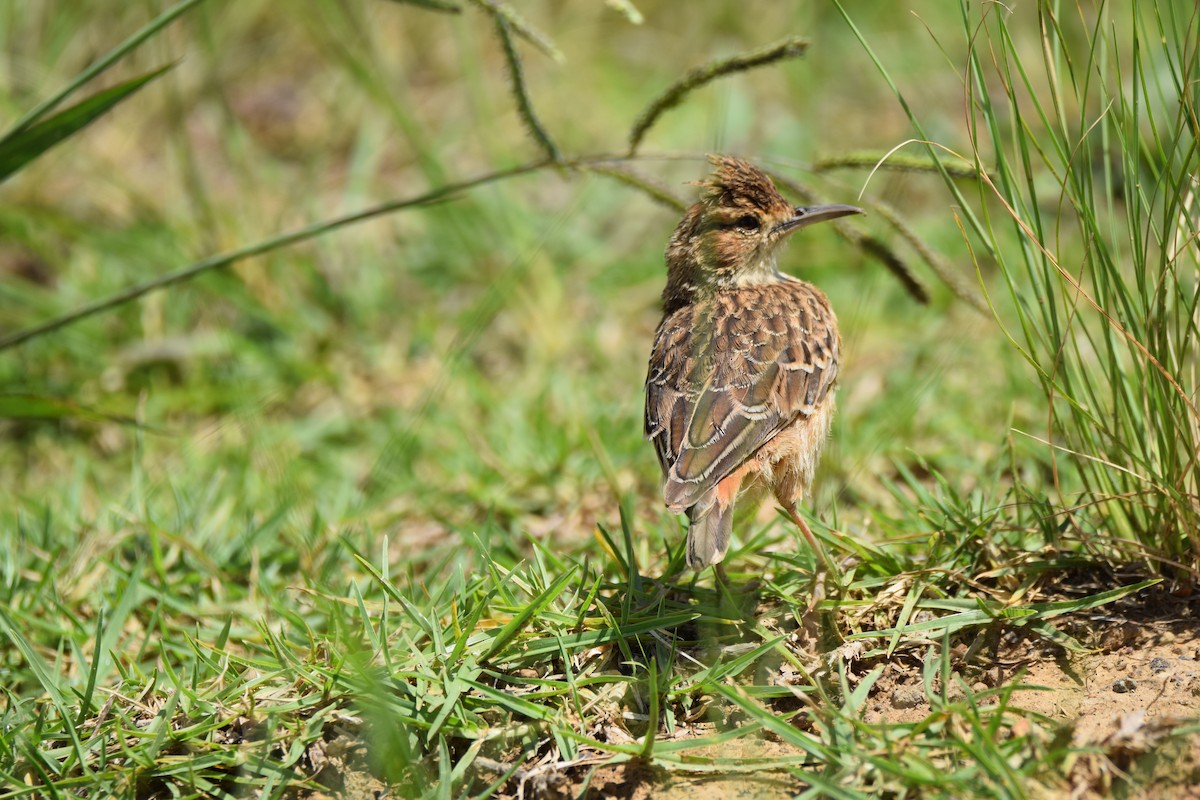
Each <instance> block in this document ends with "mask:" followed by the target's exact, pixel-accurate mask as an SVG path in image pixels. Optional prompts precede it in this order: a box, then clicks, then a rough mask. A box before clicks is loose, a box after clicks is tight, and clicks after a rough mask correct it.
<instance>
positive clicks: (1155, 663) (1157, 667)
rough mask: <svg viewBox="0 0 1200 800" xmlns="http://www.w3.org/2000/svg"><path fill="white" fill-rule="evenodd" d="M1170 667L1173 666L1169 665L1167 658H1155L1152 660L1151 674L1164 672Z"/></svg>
mask: <svg viewBox="0 0 1200 800" xmlns="http://www.w3.org/2000/svg"><path fill="white" fill-rule="evenodd" d="M1169 666H1171V665H1170V664H1169V663H1167V660H1166V659H1165V658H1161V657H1159V656H1155V657H1154V658H1152V659H1150V671H1151V672H1164V671H1165V670H1166V669H1167V668H1168V667H1169Z"/></svg>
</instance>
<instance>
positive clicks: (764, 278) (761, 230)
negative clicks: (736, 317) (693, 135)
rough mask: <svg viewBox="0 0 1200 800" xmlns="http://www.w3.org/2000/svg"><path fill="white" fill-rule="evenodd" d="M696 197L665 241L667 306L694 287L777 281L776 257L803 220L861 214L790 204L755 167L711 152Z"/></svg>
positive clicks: (685, 298) (845, 208)
mask: <svg viewBox="0 0 1200 800" xmlns="http://www.w3.org/2000/svg"><path fill="white" fill-rule="evenodd" d="M709 160H710V161H711V162H712V164H713V167H714V170H713V173H712V175H711V176H709V178H708V179H707V180H704V181H701V182H700V184H699V185H700V186H701V187H702V193H701V197H700V202H698V203H696V204H695V205H693V206H692V207H691V208H690V209H688V211H687V214H685V215H684V217H683V220H681V221H680V223H679V226H678V227H676V228H675V233H674V234H673V235H672V236H671V241H670V242H669V243H668V245H667V290H666V292H664V297H665V298H666V300H667V304H668V306H670V305H671V304H672V301H673V300H674V302H676V303H679V302H688V301H690V299H691V298H692V297H694V296H695V294H696V293H697V292H705V291H709V290H713V289H719V288H723V287H737V286H753V285H757V284H763V283H770V282H773V281H777V280H780V275H779V269H778V267H777V266H776V263H775V256H776V253H777V251H778V249H779V246H780V245H781V244H782V243H783V242H784V241H786V240H787V238H788V235H789V234H791V233H793V232H794V231H797V230H799V229H800V228H803V227H805V226H807V225H811V224H813V223H815V222H823V221H825V220H830V219H837V218H838V217H844V216H847V215H849V214H861V213H862V209H859V208H855V207H854V206H846V205H823V206H794V205H792V204H790V203H788V201H787V200H784V199H783V196H782V195H781V194H779V191H778V190H777V189H776V188H775V184H774V183H772V182H771V179H770V178H769V177H767V175H766V174H765V173H764V172H763V171H762V170H760V169H758V168H757V167H755V166H753V165H752V164H749V163H747V162H745V161H742V160H741V159H737V158H731V157H729V156H710V157H709Z"/></svg>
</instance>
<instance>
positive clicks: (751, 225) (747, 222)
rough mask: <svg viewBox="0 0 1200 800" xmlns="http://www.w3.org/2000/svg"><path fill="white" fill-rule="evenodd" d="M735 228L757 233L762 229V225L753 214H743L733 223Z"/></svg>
mask: <svg viewBox="0 0 1200 800" xmlns="http://www.w3.org/2000/svg"><path fill="white" fill-rule="evenodd" d="M733 224H734V226H735V227H737V228H738V229H740V230H743V231H756V230H758V229H759V228H761V227H762V223H761V222H760V221H759V219H758V217H756V216H754V215H753V214H743V215H742V216H740V217H738V218H737V221H736V222H734V223H733Z"/></svg>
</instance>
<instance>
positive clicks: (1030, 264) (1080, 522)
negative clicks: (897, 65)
mask: <svg viewBox="0 0 1200 800" xmlns="http://www.w3.org/2000/svg"><path fill="white" fill-rule="evenodd" d="M960 13H961V16H962V25H963V27H962V31H963V35H964V37H965V48H966V54H967V55H966V61H965V68H964V73H963V91H964V98H965V102H964V109H965V114H966V130H967V137H968V138H967V141H966V142H965V143H964V142H937V143H934V142H930V141H928V139H929V137H928V136H927V135H926V134H925V132H924V128H923V126H922V124H921V119H920V114H919V112H918V111H917V110H916V109H915V108H914V107H913V106H912V104H910V103H909V102H907V100H906V98H905V97H904V96H903V94H902V91H903V89H902V87H900V86H898V85H897V83H896V81H894V80H893V73H892V72H891V67H890V65H888V64H885V63H883V62H881V61H880V60H879V59H878V58H875V56H874V54H873V53H872V58H875V61H876V64H877V65H878V66H879V68H880V70H881V71H882V72H883V74H884V77H885V78H886V79H887V80H888V81H889V82H891V83H892V85H893V87H894V88H895V89H896V91H897V95H898V97H899V99H900V101H901V103H902V105H903V106H904V108H905V110H906V112H907V113H908V114H909V117H910V120H911V121H912V123H913V124H914V127H915V129H916V131H917V134H918V136H919V137H920V138H921V140H922V143H923V144H924V145H925V146H926V147H928V148H929V150H930V151H931V153H932V154H933V155H934V156H935V157H937V158H939V159H941V160H943V161H945V162H947V163H949V162H950V161H951V160H952V159H956V158H957V156H958V155H960V154H961V155H962V156H964V157H966V158H968V159H973V160H974V163H975V165H976V169H977V171H978V174H979V177H980V178H981V180H980V181H979V182H978V184H977V185H978V187H979V191H978V195H977V196H974V197H971V196H969V195H968V196H964V191H963V190H962V189H960V187H959V186H958V185H957V184H956V183H955V182H954V181H953V178H952V175H951V173H950V172H949V170H948V169H943V170H942V176H943V178H944V179H945V182H946V185H947V186H948V187H949V189H950V190H951V192H952V193H953V195H954V197H955V200H956V202H957V203H958V204H959V208H958V209H957V212H958V215H959V217H960V226H961V227H962V229H963V231H964V236H965V237H966V239H967V242H968V244H969V246H970V248H971V251H972V258H973V260H974V262H975V266H976V268H977V269H978V270H979V271H980V272H981V275H986V274H987V273H990V272H991V271H992V270H993V269H994V270H997V271H998V273H999V277H1000V279H1001V280H1000V285H1001V286H1002V287H1003V289H1002V290H1001V291H1000V292H998V293H993V295H992V296H991V297H990V298H989V304H990V305H991V306H992V311H993V313H994V315H995V318H996V320H997V322H998V323H999V324H1000V326H1001V327H1002V329H1003V330H1004V333H1005V335H1007V336H1008V338H1009V339H1010V340H1011V342H1012V344H1013V346H1014V347H1015V348H1017V349H1018V350H1019V351H1020V354H1021V355H1022V357H1023V358H1024V359H1025V360H1026V361H1027V362H1028V363H1029V364H1030V365H1031V366H1032V367H1033V371H1034V374H1035V375H1036V379H1037V381H1038V382H1039V384H1040V386H1041V389H1042V392H1043V393H1044V395H1045V398H1046V400H1047V403H1046V410H1045V411H1046V425H1045V428H1044V429H1042V430H1031V431H1018V433H1020V434H1023V437H1017V438H1027V440H1028V441H1030V442H1031V443H1032V444H1033V445H1034V446H1035V447H1036V448H1038V449H1040V450H1041V451H1042V452H1043V453H1044V455H1045V459H1046V461H1047V463H1048V464H1049V465H1050V468H1051V469H1050V475H1051V480H1050V482H1049V485H1051V486H1052V487H1053V489H1052V493H1053V494H1054V495H1055V497H1054V498H1053V500H1054V502H1053V503H1052V507H1053V508H1054V513H1055V514H1056V515H1057V516H1058V517H1059V520H1058V523H1057V526H1056V527H1057V528H1058V529H1059V530H1061V531H1062V533H1063V536H1064V538H1077V539H1078V540H1079V541H1080V542H1081V543H1082V545H1083V546H1084V547H1085V548H1087V549H1089V550H1090V551H1091V552H1093V553H1094V554H1095V555H1098V556H1100V557H1102V558H1103V559H1105V560H1111V561H1114V562H1127V561H1130V560H1134V561H1139V562H1142V563H1145V564H1147V565H1154V566H1155V568H1163V567H1167V568H1171V569H1174V570H1177V571H1182V572H1183V573H1191V574H1192V575H1195V573H1196V570H1197V569H1198V568H1200V463H1198V455H1197V454H1198V452H1200V413H1198V412H1197V404H1198V398H1197V389H1198V388H1200V384H1198V382H1197V363H1196V362H1197V349H1196V337H1197V335H1198V330H1197V319H1198V317H1197V303H1198V301H1200V284H1198V281H1197V268H1198V266H1200V249H1198V248H1200V242H1197V225H1198V219H1200V208H1198V206H1197V196H1196V194H1197V184H1196V181H1197V177H1196V176H1197V169H1198V167H1200V153H1198V151H1197V140H1196V135H1197V129H1198V117H1197V98H1198V91H1200V90H1198V88H1197V83H1196V82H1197V80H1198V79H1200V61H1198V58H1200V12H1198V11H1197V8H1196V6H1195V5H1194V4H1192V3H1184V2H1160V3H1133V4H1122V3H1100V4H1096V5H1095V6H1093V5H1091V4H1080V5H1077V4H1073V3H1060V2H1038V3H1036V4H1020V5H1018V6H1015V7H1006V6H1004V5H1001V4H979V3H970V2H966V1H965V0H964V1H963V2H961V3H960ZM1034 29H1036V30H1034ZM1022 33H1023V35H1022ZM1030 33H1036V34H1037V35H1032V36H1031V35H1030ZM860 39H861V37H860ZM862 41H863V43H864V46H866V47H867V48H868V51H869V50H870V43H869V42H867V41H866V40H865V39H862ZM939 45H941V46H943V47H946V45H947V43H939ZM946 49H947V52H949V51H950V50H952V49H953V48H952V47H946ZM981 368H986V366H985V365H981ZM1016 488H1017V490H1018V492H1025V495H1026V499H1028V500H1030V501H1031V502H1029V503H1024V504H1022V506H1023V509H1024V511H1023V512H1022V513H1026V514H1028V513H1032V512H1031V510H1032V509H1034V508H1036V507H1039V506H1041V507H1043V508H1044V507H1045V506H1044V504H1042V503H1041V502H1040V500H1041V498H1040V497H1037V496H1036V495H1037V492H1036V490H1034V489H1032V488H1030V487H1023V486H1020V485H1018V486H1017V487H1016ZM1029 521H1031V520H1027V522H1029ZM1043 522H1044V521H1043Z"/></svg>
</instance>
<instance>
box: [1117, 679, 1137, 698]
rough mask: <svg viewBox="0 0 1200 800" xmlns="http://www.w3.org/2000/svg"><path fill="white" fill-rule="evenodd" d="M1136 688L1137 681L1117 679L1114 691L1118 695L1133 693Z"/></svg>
mask: <svg viewBox="0 0 1200 800" xmlns="http://www.w3.org/2000/svg"><path fill="white" fill-rule="evenodd" d="M1136 688H1137V681H1134V680H1131V679H1130V678H1117V679H1116V680H1115V681H1113V691H1114V692H1116V693H1117V694H1125V693H1126V692H1132V691H1133V690H1134V689H1136Z"/></svg>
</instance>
